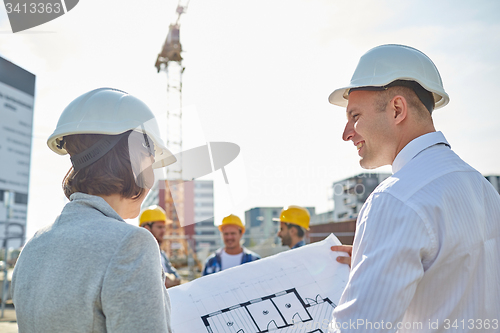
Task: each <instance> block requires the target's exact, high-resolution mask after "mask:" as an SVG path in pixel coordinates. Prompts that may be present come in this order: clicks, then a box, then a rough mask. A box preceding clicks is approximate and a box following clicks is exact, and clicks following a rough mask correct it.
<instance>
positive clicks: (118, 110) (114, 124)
mask: <svg viewBox="0 0 500 333" xmlns="http://www.w3.org/2000/svg"><path fill="white" fill-rule="evenodd" d="M130 130H135V131H138V132H143V133H145V134H147V135H148V136H149V137H150V138H151V139H152V140H153V142H154V149H155V162H154V163H153V165H152V167H153V169H156V168H161V167H164V166H167V165H169V164H172V163H174V162H175V161H176V158H175V156H174V155H173V154H172V153H171V152H170V150H168V149H167V147H166V146H165V144H164V143H163V140H162V139H161V136H160V131H159V128H158V124H157V122H156V119H155V117H154V115H153V112H151V110H150V109H149V107H148V106H147V105H146V104H144V103H143V102H142V101H141V100H139V99H138V98H136V97H134V96H132V95H130V94H128V93H126V92H124V91H121V90H117V89H112V88H100V89H95V90H92V91H90V92H87V93H85V94H83V95H81V96H80V97H78V98H76V99H75V100H74V101H72V102H71V103H70V104H69V105H68V106H67V107H66V108H65V109H64V111H63V113H62V114H61V117H60V118H59V121H58V123H57V127H56V129H55V131H54V133H52V135H51V136H50V137H49V138H48V140H47V145H48V146H49V148H50V149H51V150H52V151H54V152H56V153H57V154H59V155H64V154H67V153H68V152H67V151H66V149H64V146H61V145H60V143H61V141H62V139H63V137H64V136H67V135H73V134H107V135H117V134H121V133H124V132H127V131H130Z"/></svg>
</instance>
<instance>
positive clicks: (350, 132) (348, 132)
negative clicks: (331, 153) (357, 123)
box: [342, 122, 354, 141]
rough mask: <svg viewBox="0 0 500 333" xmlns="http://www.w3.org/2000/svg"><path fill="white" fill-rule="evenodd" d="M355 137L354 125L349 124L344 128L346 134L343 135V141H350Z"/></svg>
mask: <svg viewBox="0 0 500 333" xmlns="http://www.w3.org/2000/svg"><path fill="white" fill-rule="evenodd" d="M353 136H354V126H353V124H352V123H350V122H347V124H346V125H345V128H344V133H343V134H342V139H343V140H344V141H349V140H351V139H352V137H353Z"/></svg>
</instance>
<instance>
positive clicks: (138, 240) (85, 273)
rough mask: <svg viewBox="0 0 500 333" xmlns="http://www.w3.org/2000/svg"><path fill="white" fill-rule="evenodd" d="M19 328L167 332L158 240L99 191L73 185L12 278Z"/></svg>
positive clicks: (23, 254) (166, 303) (30, 244)
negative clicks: (73, 190)
mask: <svg viewBox="0 0 500 333" xmlns="http://www.w3.org/2000/svg"><path fill="white" fill-rule="evenodd" d="M12 293H13V297H12V299H13V301H14V305H15V308H16V315H17V322H18V325H19V332H20V333H22V332H30V333H31V332H47V333H49V332H50V333H54V332H120V333H126V332H131V333H132V332H133V333H137V332H162V333H163V332H171V329H170V300H169V297H168V293H167V289H166V288H165V285H164V275H163V272H162V269H161V264H160V252H159V249H158V243H157V242H156V240H155V239H154V237H153V236H152V235H151V233H150V232H149V231H147V230H145V229H143V228H138V227H136V226H133V225H129V224H127V223H125V221H124V220H123V219H122V218H121V217H120V216H119V215H118V214H117V213H116V212H115V211H114V210H113V209H112V208H111V207H110V206H109V205H108V204H107V203H106V201H104V199H102V198H100V197H97V196H92V195H88V194H83V193H75V194H73V195H72V196H71V197H70V202H69V203H68V204H67V205H66V206H65V207H64V209H63V211H62V213H61V215H60V216H59V217H58V218H57V219H56V221H55V222H54V224H52V225H50V226H48V227H45V228H44V229H41V230H39V231H38V232H37V233H36V234H35V236H33V238H32V239H31V240H30V241H29V242H28V243H27V244H26V246H25V247H24V249H23V251H22V252H21V255H20V257H19V260H18V261H17V264H16V267H15V269H14V275H13V278H12Z"/></svg>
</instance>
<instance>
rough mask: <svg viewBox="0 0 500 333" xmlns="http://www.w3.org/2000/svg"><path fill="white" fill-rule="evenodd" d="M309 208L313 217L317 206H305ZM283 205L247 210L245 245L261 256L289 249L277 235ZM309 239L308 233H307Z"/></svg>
mask: <svg viewBox="0 0 500 333" xmlns="http://www.w3.org/2000/svg"><path fill="white" fill-rule="evenodd" d="M305 208H307V210H309V214H311V218H312V217H314V215H315V214H316V208H315V207H305ZM282 209H283V207H255V208H251V209H249V210H247V211H245V227H246V232H245V237H244V240H245V242H244V245H245V246H246V247H248V248H250V249H252V250H254V251H255V252H257V253H259V254H260V255H261V256H264V257H265V256H268V255H272V254H275V253H279V252H281V251H284V250H286V249H288V247H282V246H281V239H280V238H279V237H278V236H277V234H278V230H279V222H278V221H273V219H274V218H279V217H280V213H281V210H282ZM306 239H307V234H306Z"/></svg>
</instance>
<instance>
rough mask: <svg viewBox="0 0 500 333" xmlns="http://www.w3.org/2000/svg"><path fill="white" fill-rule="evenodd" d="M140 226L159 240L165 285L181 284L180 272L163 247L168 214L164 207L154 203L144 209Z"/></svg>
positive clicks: (168, 286) (140, 217) (140, 218)
mask: <svg viewBox="0 0 500 333" xmlns="http://www.w3.org/2000/svg"><path fill="white" fill-rule="evenodd" d="M139 226H140V227H143V228H145V229H147V230H149V232H150V233H151V234H153V236H154V237H155V239H156V241H157V242H158V246H159V247H160V258H161V267H162V268H163V271H164V272H165V275H166V278H165V287H167V288H170V287H174V286H178V285H179V284H181V277H180V276H179V273H177V270H176V269H175V267H173V266H172V264H171V263H170V260H168V257H167V254H166V253H165V251H163V250H162V248H161V244H162V243H163V237H164V236H165V231H166V229H167V215H166V214H165V211H164V210H163V208H161V207H160V206H156V205H154V206H149V207H148V208H146V209H145V210H143V211H142V213H141V215H140V216H139Z"/></svg>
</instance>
